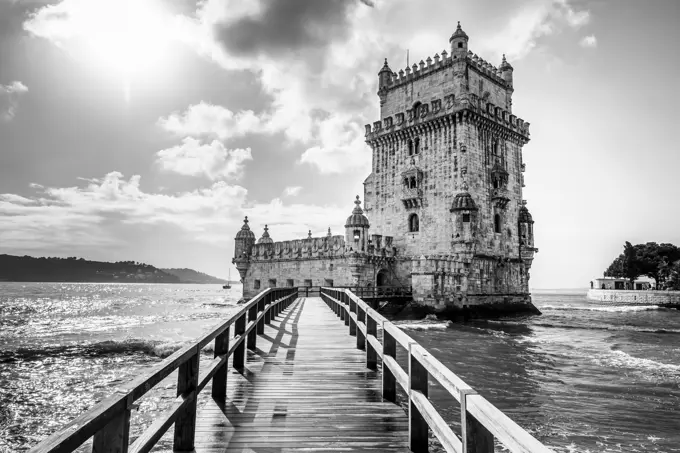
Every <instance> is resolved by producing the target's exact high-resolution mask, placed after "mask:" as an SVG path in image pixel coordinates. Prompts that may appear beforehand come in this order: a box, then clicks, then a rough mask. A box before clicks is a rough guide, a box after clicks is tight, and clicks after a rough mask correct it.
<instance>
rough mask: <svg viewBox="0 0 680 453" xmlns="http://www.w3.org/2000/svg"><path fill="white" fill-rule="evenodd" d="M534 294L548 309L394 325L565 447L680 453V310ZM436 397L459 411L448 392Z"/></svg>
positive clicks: (579, 295)
mask: <svg viewBox="0 0 680 453" xmlns="http://www.w3.org/2000/svg"><path fill="white" fill-rule="evenodd" d="M533 296H534V304H535V305H536V306H537V307H538V308H539V309H540V310H541V311H542V312H543V315H542V316H534V317H526V318H519V319H518V318H515V319H503V320H497V321H496V320H495V321H486V322H475V323H469V324H455V323H445V322H438V321H432V320H422V321H397V322H396V323H397V324H401V327H402V328H405V329H406V330H407V331H408V333H409V335H411V336H412V337H413V338H414V339H415V340H417V341H418V342H419V343H420V344H422V345H423V346H424V347H425V348H427V349H428V350H430V352H432V353H433V354H434V355H435V356H436V357H437V358H438V359H439V360H440V361H442V362H443V363H444V364H445V365H447V366H449V367H450V369H452V370H453V371H454V372H455V373H456V374H458V375H459V376H460V377H461V378H463V380H465V381H466V382H467V383H468V384H470V385H472V386H473V387H474V388H475V389H476V390H477V391H478V392H479V393H480V394H482V395H483V396H484V397H486V398H487V399H488V400H489V401H491V402H492V403H493V404H494V405H496V406H497V407H498V408H499V409H501V410H502V411H503V412H505V413H506V414H507V415H509V416H510V417H511V418H512V419H513V420H515V421H516V422H517V423H519V424H520V425H521V426H522V427H524V428H525V429H527V430H528V431H529V432H531V433H532V434H533V435H534V436H535V437H537V438H538V439H539V440H541V441H542V442H544V443H545V444H546V445H548V446H550V447H551V448H553V449H554V450H555V451H557V452H565V453H566V452H584V453H585V452H593V453H594V452H680V311H678V310H668V309H659V308H657V307H604V306H599V307H598V306H593V304H592V303H590V302H588V301H587V300H586V298H585V290H584V291H578V292H576V291H571V292H568V291H540V292H535V293H534V295H533ZM430 398H431V399H433V400H435V401H438V402H439V403H438V404H435V406H437V407H438V408H439V409H440V411H441V413H442V414H443V416H444V417H445V418H446V419H447V420H449V421H456V420H457V419H458V417H460V415H459V412H458V411H459V409H458V406H456V405H454V404H451V403H452V402H453V400H452V398H449V397H448V394H447V393H446V392H445V391H444V390H443V389H441V388H437V387H436V386H433V388H432V389H431V390H430Z"/></svg>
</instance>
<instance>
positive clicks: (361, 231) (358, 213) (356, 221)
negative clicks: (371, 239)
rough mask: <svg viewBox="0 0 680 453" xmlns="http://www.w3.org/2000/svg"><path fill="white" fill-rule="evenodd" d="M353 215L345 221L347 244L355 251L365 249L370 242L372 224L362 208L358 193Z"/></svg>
mask: <svg viewBox="0 0 680 453" xmlns="http://www.w3.org/2000/svg"><path fill="white" fill-rule="evenodd" d="M354 204H355V205H356V206H354V209H353V210H352V215H350V216H349V217H347V220H346V221H345V244H347V246H348V247H351V248H352V250H354V251H364V250H366V246H367V244H368V228H369V227H370V226H371V225H370V224H369V222H368V218H367V217H366V216H365V215H364V211H363V210H362V209H361V201H359V195H357V198H356V200H355V201H354Z"/></svg>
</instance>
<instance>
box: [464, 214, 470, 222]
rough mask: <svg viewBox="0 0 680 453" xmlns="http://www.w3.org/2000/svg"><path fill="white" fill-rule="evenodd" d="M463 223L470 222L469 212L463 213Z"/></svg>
mask: <svg viewBox="0 0 680 453" xmlns="http://www.w3.org/2000/svg"><path fill="white" fill-rule="evenodd" d="M463 223H470V214H463Z"/></svg>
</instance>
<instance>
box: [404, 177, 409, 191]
mask: <svg viewBox="0 0 680 453" xmlns="http://www.w3.org/2000/svg"><path fill="white" fill-rule="evenodd" d="M404 187H406V188H407V189H408V188H409V181H408V178H404Z"/></svg>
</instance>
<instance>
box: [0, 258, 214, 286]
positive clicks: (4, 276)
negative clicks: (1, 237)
mask: <svg viewBox="0 0 680 453" xmlns="http://www.w3.org/2000/svg"><path fill="white" fill-rule="evenodd" d="M183 270H184V271H189V272H187V273H186V275H191V272H195V271H192V270H191V269H183ZM195 274H196V275H199V276H205V277H207V278H204V279H203V280H201V281H199V279H198V278H196V279H189V280H183V279H182V277H181V276H179V275H175V274H173V273H170V272H165V271H164V270H162V269H158V268H155V267H154V266H151V265H148V264H144V263H137V262H134V261H118V262H115V263H109V262H103V261H89V260H85V259H83V258H76V257H70V258H51V257H50V258H46V257H43V258H34V257H32V256H13V255H0V281H14V282H91V283H112V282H121V283H220V282H221V280H217V279H215V278H214V277H210V276H209V275H206V274H201V273H200V272H195ZM208 278H212V279H214V281H207V279H208Z"/></svg>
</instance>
